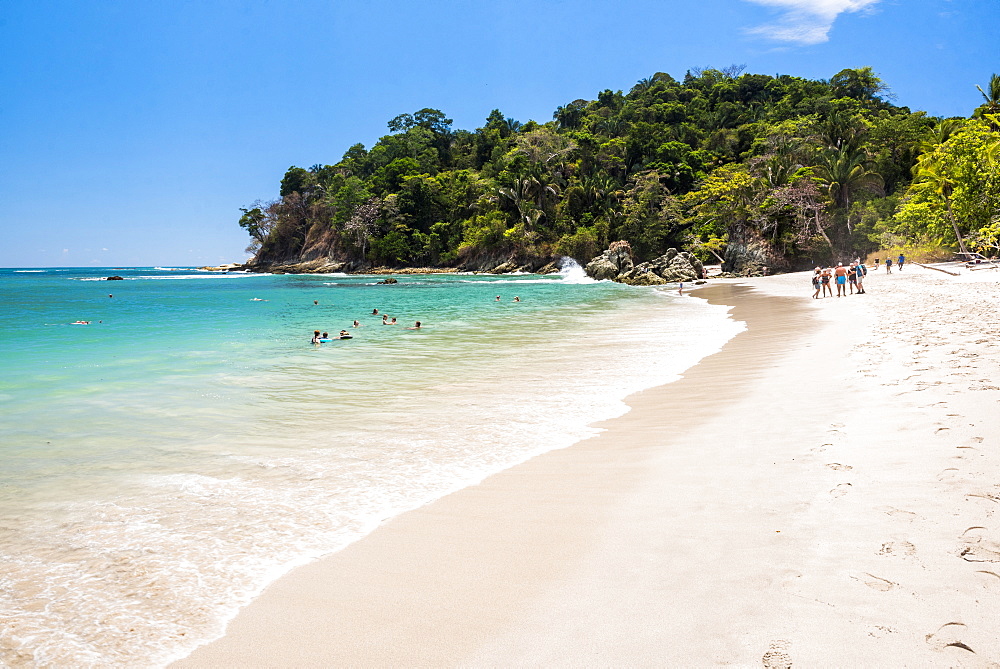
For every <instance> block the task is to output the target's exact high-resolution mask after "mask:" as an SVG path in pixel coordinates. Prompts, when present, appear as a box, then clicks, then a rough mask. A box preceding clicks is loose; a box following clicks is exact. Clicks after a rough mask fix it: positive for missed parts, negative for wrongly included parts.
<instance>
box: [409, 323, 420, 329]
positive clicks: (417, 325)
mask: <svg viewBox="0 0 1000 669" xmlns="http://www.w3.org/2000/svg"><path fill="white" fill-rule="evenodd" d="M406 329H407V330H419V329H420V321H417V322H416V323H414V324H413V327H412V328H406Z"/></svg>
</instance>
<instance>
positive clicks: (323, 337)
mask: <svg viewBox="0 0 1000 669" xmlns="http://www.w3.org/2000/svg"><path fill="white" fill-rule="evenodd" d="M329 338H330V333H329V332H324V333H323V336H322V337H320V339H329Z"/></svg>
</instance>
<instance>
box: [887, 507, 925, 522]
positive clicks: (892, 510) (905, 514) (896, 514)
mask: <svg viewBox="0 0 1000 669" xmlns="http://www.w3.org/2000/svg"><path fill="white" fill-rule="evenodd" d="M880 511H882V513H884V514H886V515H887V516H892V517H893V518H900V519H902V520H909V521H913V520H916V519H917V518H918V516H917V514H915V513H913V512H912V511H904V510H903V509H897V508H896V507H894V506H887V507H883V508H882V509H880Z"/></svg>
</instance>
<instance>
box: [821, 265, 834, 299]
mask: <svg viewBox="0 0 1000 669" xmlns="http://www.w3.org/2000/svg"><path fill="white" fill-rule="evenodd" d="M831 276H832V275H831V269H830V268H829V267H824V268H823V271H822V272H820V275H819V280H820V283H822V284H823V297H826V294H827V293H830V297H833V288H830V278H831Z"/></svg>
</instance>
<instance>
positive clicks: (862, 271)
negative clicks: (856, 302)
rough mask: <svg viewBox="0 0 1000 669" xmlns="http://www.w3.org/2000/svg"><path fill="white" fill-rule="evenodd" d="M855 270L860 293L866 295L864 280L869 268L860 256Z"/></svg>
mask: <svg viewBox="0 0 1000 669" xmlns="http://www.w3.org/2000/svg"><path fill="white" fill-rule="evenodd" d="M854 271H855V272H857V282H858V295H864V294H865V283H864V282H865V276H866V275H867V274H868V268H867V267H865V264H864V263H863V262H861V259H860V258H858V264H857V266H856V267H855V268H854Z"/></svg>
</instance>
